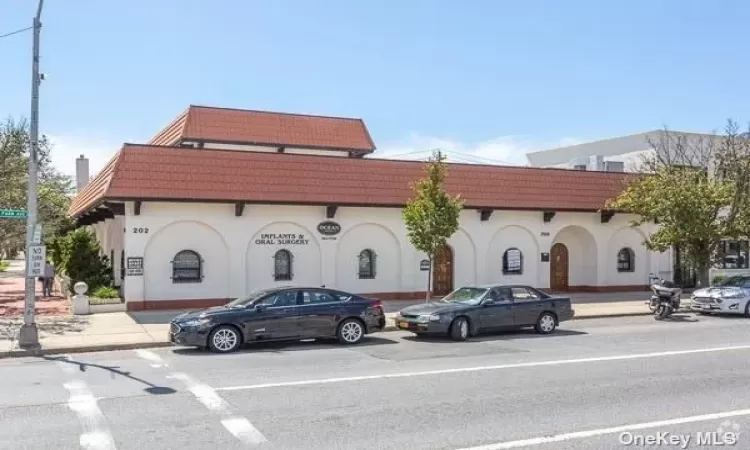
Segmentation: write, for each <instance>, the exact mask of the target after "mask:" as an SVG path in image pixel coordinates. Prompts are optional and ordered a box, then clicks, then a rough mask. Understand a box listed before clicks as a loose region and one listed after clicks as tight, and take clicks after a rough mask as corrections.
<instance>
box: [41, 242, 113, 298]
mask: <svg viewBox="0 0 750 450" xmlns="http://www.w3.org/2000/svg"><path fill="white" fill-rule="evenodd" d="M53 249H54V257H53V258H54V259H53V261H57V264H59V266H58V267H59V268H60V269H61V270H62V272H63V273H65V275H67V276H68V278H70V284H71V286H70V287H71V290H72V288H73V285H75V283H77V282H79V281H83V282H85V283H86V284H87V285H88V286H89V292H94V291H95V290H96V289H98V288H102V287H105V288H108V287H111V286H112V266H111V265H110V261H109V258H107V257H106V256H104V255H102V254H101V247H100V246H99V242H98V241H97V240H96V237H95V236H94V234H93V233H91V232H90V231H89V230H87V229H86V228H78V229H76V230H73V231H71V232H69V233H68V234H67V235H66V236H65V238H64V239H59V240H55V241H54V242H53Z"/></svg>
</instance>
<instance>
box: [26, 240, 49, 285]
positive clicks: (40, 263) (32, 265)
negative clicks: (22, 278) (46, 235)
mask: <svg viewBox="0 0 750 450" xmlns="http://www.w3.org/2000/svg"><path fill="white" fill-rule="evenodd" d="M29 255H30V256H31V259H30V260H29V272H28V273H27V274H26V276H28V277H33V278H37V277H43V276H44V263H45V262H46V261H47V247H45V246H43V245H30V246H29Z"/></svg>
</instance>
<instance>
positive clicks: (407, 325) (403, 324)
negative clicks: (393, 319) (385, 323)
mask: <svg viewBox="0 0 750 450" xmlns="http://www.w3.org/2000/svg"><path fill="white" fill-rule="evenodd" d="M398 326H399V328H403V329H408V328H409V324H408V323H407V322H399V323H398Z"/></svg>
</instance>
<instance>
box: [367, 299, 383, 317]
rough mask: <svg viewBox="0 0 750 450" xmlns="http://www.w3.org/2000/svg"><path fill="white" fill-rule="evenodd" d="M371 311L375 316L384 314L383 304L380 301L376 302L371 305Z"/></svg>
mask: <svg viewBox="0 0 750 450" xmlns="http://www.w3.org/2000/svg"><path fill="white" fill-rule="evenodd" d="M370 309H372V310H373V311H374V312H375V314H383V302H382V301H380V300H375V301H374V302H372V304H371V305H370Z"/></svg>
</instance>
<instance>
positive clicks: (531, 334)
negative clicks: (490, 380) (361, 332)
mask: <svg viewBox="0 0 750 450" xmlns="http://www.w3.org/2000/svg"><path fill="white" fill-rule="evenodd" d="M587 334H588V333H586V332H583V331H572V330H561V329H559V328H558V329H557V330H556V331H555V332H554V333H552V334H539V333H537V332H535V331H534V330H525V329H521V330H517V329H516V330H508V331H501V332H497V333H487V334H480V335H479V336H474V337H470V338H469V339H467V340H466V341H464V342H456V341H454V340H453V339H451V338H450V337H449V336H447V335H446V336H439V335H436V336H427V335H426V336H417V335H413V336H406V337H404V338H403V339H404V340H407V341H413V342H436V343H448V344H471V343H472V342H493V341H512V340H514V339H529V338H531V339H547V338H553V337H561V336H562V337H567V336H583V335H587Z"/></svg>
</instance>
